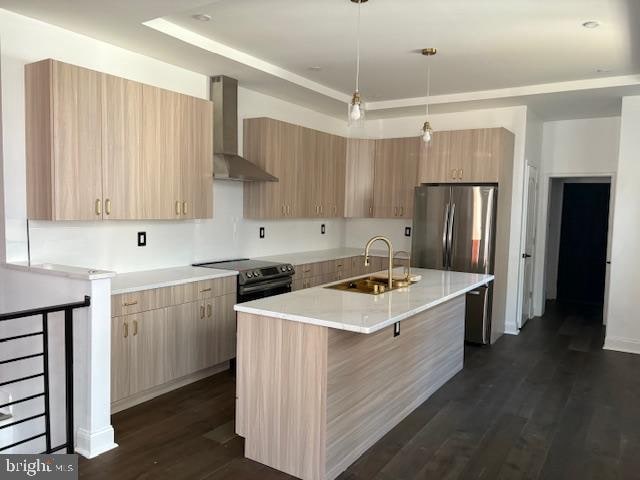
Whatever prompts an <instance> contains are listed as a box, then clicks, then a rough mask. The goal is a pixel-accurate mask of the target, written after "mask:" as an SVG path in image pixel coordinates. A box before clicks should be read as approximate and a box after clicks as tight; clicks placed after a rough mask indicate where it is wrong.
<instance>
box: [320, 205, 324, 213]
mask: <svg viewBox="0 0 640 480" xmlns="http://www.w3.org/2000/svg"><path fill="white" fill-rule="evenodd" d="M320 215H324V205H320Z"/></svg>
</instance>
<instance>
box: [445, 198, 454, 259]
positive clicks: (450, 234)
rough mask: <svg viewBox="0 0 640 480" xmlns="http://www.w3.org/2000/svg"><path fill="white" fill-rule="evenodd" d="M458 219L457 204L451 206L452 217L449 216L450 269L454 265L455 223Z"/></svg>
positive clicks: (448, 250)
mask: <svg viewBox="0 0 640 480" xmlns="http://www.w3.org/2000/svg"><path fill="white" fill-rule="evenodd" d="M455 219H456V204H455V203H452V204H451V215H450V216H449V228H448V232H447V252H448V254H449V261H448V267H449V268H451V265H452V263H453V222H454V221H455Z"/></svg>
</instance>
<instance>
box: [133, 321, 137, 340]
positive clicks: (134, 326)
mask: <svg viewBox="0 0 640 480" xmlns="http://www.w3.org/2000/svg"><path fill="white" fill-rule="evenodd" d="M136 335H138V321H137V320H134V321H133V336H134V337H135V336H136Z"/></svg>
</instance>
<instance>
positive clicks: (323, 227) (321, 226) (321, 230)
mask: <svg viewBox="0 0 640 480" xmlns="http://www.w3.org/2000/svg"><path fill="white" fill-rule="evenodd" d="M325 233H327V227H325V226H324V223H323V224H322V225H320V234H321V235H324V234H325Z"/></svg>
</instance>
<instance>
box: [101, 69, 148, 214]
mask: <svg viewBox="0 0 640 480" xmlns="http://www.w3.org/2000/svg"><path fill="white" fill-rule="evenodd" d="M102 99H103V100H102V105H103V109H102V191H103V196H104V214H103V216H104V219H105V220H107V219H109V220H136V219H145V218H151V217H150V216H149V214H150V210H149V208H148V206H149V205H151V204H152V202H153V200H154V199H153V198H152V197H151V196H150V190H151V189H152V188H153V187H152V186H151V185H149V184H148V182H149V180H148V179H147V178H145V168H144V165H143V163H142V161H143V159H142V84H140V83H137V82H132V81H130V80H126V79H124V78H120V77H115V76H113V75H104V76H103V89H102Z"/></svg>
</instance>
